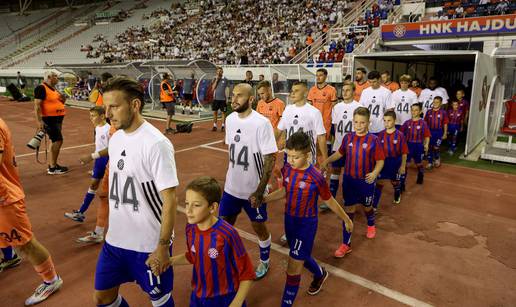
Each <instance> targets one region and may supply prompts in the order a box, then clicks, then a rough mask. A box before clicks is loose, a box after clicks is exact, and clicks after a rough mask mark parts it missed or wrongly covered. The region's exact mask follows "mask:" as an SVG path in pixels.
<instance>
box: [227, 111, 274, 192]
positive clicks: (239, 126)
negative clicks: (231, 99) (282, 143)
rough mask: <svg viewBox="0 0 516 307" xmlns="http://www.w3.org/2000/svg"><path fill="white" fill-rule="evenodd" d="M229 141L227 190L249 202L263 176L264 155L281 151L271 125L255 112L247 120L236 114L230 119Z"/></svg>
mask: <svg viewBox="0 0 516 307" xmlns="http://www.w3.org/2000/svg"><path fill="white" fill-rule="evenodd" d="M225 142H226V144H227V145H228V146H229V166H228V172H227V174H226V182H225V184H224V191H225V192H226V193H229V194H230V195H232V196H234V197H236V198H240V199H248V198H249V196H251V194H253V193H254V192H255V191H256V188H257V187H258V184H259V183H260V178H262V176H263V167H264V161H263V156H265V155H268V154H271V153H275V152H277V151H278V146H277V145H276V140H275V138H274V130H273V129H272V125H271V122H270V121H269V120H268V119H267V117H265V116H263V115H261V114H260V113H258V112H256V111H254V110H253V111H252V112H251V114H249V115H248V116H247V117H246V118H240V117H239V116H238V113H237V112H233V113H231V114H230V115H229V116H228V117H227V118H226V140H225Z"/></svg>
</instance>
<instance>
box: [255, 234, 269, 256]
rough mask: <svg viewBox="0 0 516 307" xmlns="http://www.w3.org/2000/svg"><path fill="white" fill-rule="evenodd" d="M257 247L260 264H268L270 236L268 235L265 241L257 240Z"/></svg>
mask: <svg viewBox="0 0 516 307" xmlns="http://www.w3.org/2000/svg"><path fill="white" fill-rule="evenodd" d="M258 245H259V246H260V260H261V261H262V262H269V255H270V253H271V235H270V234H269V238H268V239H267V240H265V241H260V240H258Z"/></svg>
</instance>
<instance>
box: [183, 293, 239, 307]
mask: <svg viewBox="0 0 516 307" xmlns="http://www.w3.org/2000/svg"><path fill="white" fill-rule="evenodd" d="M235 296H236V292H233V293H228V294H225V295H218V296H214V297H207V298H200V297H197V296H196V295H195V293H193V292H192V294H191V295H190V307H228V306H229V305H231V302H233V299H234V298H235ZM242 306H243V307H245V306H247V305H246V303H245V302H244V303H243V304H242Z"/></svg>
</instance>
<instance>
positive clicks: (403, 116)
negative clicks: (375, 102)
mask: <svg viewBox="0 0 516 307" xmlns="http://www.w3.org/2000/svg"><path fill="white" fill-rule="evenodd" d="M414 103H417V94H416V93H414V92H413V91H411V90H406V91H402V90H401V89H399V90H396V91H394V93H392V104H393V105H394V112H396V125H403V123H405V122H406V121H407V120H409V119H411V118H412V115H411V114H410V107H411V106H412V105H413V104H414Z"/></svg>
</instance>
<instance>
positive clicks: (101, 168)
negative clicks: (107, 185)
mask: <svg viewBox="0 0 516 307" xmlns="http://www.w3.org/2000/svg"><path fill="white" fill-rule="evenodd" d="M108 162H109V157H100V158H98V159H95V163H94V164H93V175H91V178H93V179H99V180H100V179H102V177H104V173H105V172H106V165H107V164H108Z"/></svg>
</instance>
